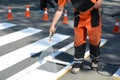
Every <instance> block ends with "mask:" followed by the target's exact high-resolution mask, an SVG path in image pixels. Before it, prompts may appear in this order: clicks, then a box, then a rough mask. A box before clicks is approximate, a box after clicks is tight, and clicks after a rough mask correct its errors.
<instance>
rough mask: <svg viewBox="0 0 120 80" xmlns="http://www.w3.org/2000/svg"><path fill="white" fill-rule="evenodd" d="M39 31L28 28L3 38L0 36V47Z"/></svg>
mask: <svg viewBox="0 0 120 80" xmlns="http://www.w3.org/2000/svg"><path fill="white" fill-rule="evenodd" d="M40 31H42V30H39V29H35V28H30V27H29V28H26V29H23V30H20V31H17V32H14V33H11V34H8V35H5V36H0V46H3V45H6V44H8V43H11V42H14V41H16V40H19V39H22V38H24V37H27V36H31V35H33V34H35V33H38V32H40Z"/></svg>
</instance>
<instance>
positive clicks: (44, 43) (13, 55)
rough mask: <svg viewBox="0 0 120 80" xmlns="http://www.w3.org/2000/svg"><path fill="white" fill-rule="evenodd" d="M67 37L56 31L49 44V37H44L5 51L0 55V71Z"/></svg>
mask: <svg viewBox="0 0 120 80" xmlns="http://www.w3.org/2000/svg"><path fill="white" fill-rule="evenodd" d="M69 37H70V36H67V35H62V34H58V33H56V34H55V35H54V37H53V42H52V43H51V44H50V42H49V41H48V40H49V37H46V38H43V39H41V40H38V41H36V42H34V43H32V44H29V45H27V46H25V47H22V48H20V49H17V50H14V51H12V52H10V53H7V54H5V55H3V56H1V57H0V62H2V63H0V65H2V66H1V67H0V71H2V70H4V69H6V68H9V67H11V66H12V65H15V64H17V63H18V62H20V61H22V60H24V59H26V58H28V57H29V56H30V54H31V53H38V52H40V51H42V50H45V49H47V48H49V47H50V46H52V45H55V44H57V43H59V42H61V41H63V40H65V39H67V38H69Z"/></svg>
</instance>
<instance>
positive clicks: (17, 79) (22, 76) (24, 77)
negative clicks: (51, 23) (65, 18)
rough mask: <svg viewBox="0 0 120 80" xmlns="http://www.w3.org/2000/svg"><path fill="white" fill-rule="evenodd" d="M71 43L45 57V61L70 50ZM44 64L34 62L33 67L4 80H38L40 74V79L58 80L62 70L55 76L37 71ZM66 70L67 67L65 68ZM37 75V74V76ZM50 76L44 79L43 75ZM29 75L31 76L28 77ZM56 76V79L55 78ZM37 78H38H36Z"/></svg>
mask: <svg viewBox="0 0 120 80" xmlns="http://www.w3.org/2000/svg"><path fill="white" fill-rule="evenodd" d="M73 44H74V43H73V42H72V43H70V44H68V45H66V46H65V47H63V48H61V49H59V50H58V51H56V52H55V53H52V54H51V55H49V56H46V59H48V58H54V57H55V56H57V55H59V54H61V53H62V52H65V51H66V50H68V49H70V48H71V47H73ZM43 64H44V63H41V64H40V63H39V62H36V63H34V64H33V65H31V66H29V67H27V68H26V69H24V70H22V71H20V72H18V73H16V74H15V75H13V76H11V77H9V78H7V79H6V80H38V79H40V74H42V73H43V74H42V75H41V77H42V76H44V78H41V79H44V80H54V79H55V78H58V76H60V75H61V73H63V72H64V70H61V71H60V72H58V73H57V74H56V73H51V72H46V71H43V70H37V69H36V68H37V67H39V66H41V65H43ZM67 68H68V67H67ZM37 73H38V74H37ZM44 74H45V75H51V77H50V76H49V77H45V75H44ZM30 75H31V76H30ZM55 76H56V77H55ZM36 77H38V78H36Z"/></svg>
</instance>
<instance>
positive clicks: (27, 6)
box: [25, 5, 31, 18]
mask: <svg viewBox="0 0 120 80" xmlns="http://www.w3.org/2000/svg"><path fill="white" fill-rule="evenodd" d="M25 17H27V18H30V17H31V14H30V6H29V5H26V12H25Z"/></svg>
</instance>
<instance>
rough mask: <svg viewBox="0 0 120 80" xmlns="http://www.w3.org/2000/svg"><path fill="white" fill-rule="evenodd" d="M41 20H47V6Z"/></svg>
mask: <svg viewBox="0 0 120 80" xmlns="http://www.w3.org/2000/svg"><path fill="white" fill-rule="evenodd" d="M42 20H44V21H48V20H49V16H48V9H47V8H45V9H44V14H43V18H42Z"/></svg>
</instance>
